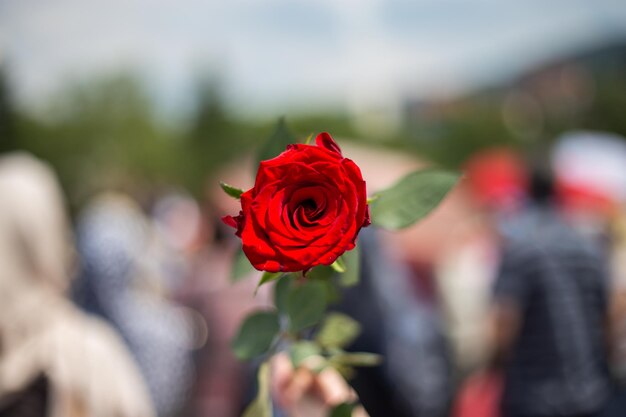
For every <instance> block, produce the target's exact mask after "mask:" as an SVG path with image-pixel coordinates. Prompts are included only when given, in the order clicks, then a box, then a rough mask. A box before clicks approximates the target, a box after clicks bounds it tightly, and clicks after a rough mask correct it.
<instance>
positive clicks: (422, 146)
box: [0, 70, 626, 208]
mask: <svg viewBox="0 0 626 417" xmlns="http://www.w3.org/2000/svg"><path fill="white" fill-rule="evenodd" d="M592 74H593V77H594V85H595V91H594V99H593V101H592V102H591V103H590V104H589V105H588V106H586V107H585V108H583V109H582V110H579V111H578V112H577V113H575V114H573V115H569V116H567V117H563V116H562V115H559V114H558V112H554V111H551V109H550V108H548V107H549V103H547V104H546V103H540V105H542V106H543V108H544V111H545V120H544V121H543V125H542V126H543V127H542V130H541V132H540V133H538V134H536V135H535V136H531V137H519V135H516V134H515V133H514V132H511V131H510V129H509V128H507V126H506V124H505V122H504V121H503V117H502V102H503V97H505V96H506V94H507V93H508V92H509V91H510V90H511V88H508V87H507V88H500V89H499V90H498V89H496V90H495V91H491V90H486V91H482V92H478V93H476V94H473V95H470V96H467V97H464V98H461V99H458V100H457V101H456V102H455V103H453V104H454V105H453V106H449V108H446V109H445V111H442V112H441V114H440V115H439V116H438V117H437V118H436V120H431V119H424V118H420V117H413V115H412V114H411V112H410V111H409V110H407V112H406V113H407V114H406V115H405V120H404V121H403V122H402V123H401V128H400V129H399V130H398V131H396V132H394V133H392V134H389V135H388V136H387V137H375V138H366V139H359V138H360V137H363V136H366V137H367V136H368V135H362V134H361V133H359V131H358V130H357V129H356V128H355V126H356V124H355V123H354V119H353V118H352V117H351V116H349V115H348V114H347V113H345V112H340V111H329V112H328V113H317V114H311V115H306V116H293V117H292V116H290V117H289V118H288V119H287V125H288V127H289V129H290V131H292V132H295V133H296V134H297V135H298V138H299V139H303V138H304V137H306V136H307V135H309V134H310V133H313V132H319V131H320V130H326V131H330V132H332V134H333V135H334V136H336V137H341V138H342V140H345V139H350V140H361V141H363V142H367V141H371V142H375V143H376V144H377V145H381V144H383V145H385V146H388V147H391V148H395V149H400V150H403V151H405V152H409V153H413V154H415V155H418V156H421V157H425V158H428V159H431V160H433V161H434V162H436V163H438V164H439V165H441V166H443V167H446V168H452V169H458V168H459V167H460V166H461V164H462V163H463V161H464V160H465V159H466V158H467V157H468V156H469V155H470V154H471V153H473V152H475V151H477V150H479V149H482V148H486V147H490V146H494V145H502V144H506V145H510V146H514V147H517V148H519V149H521V150H522V151H523V150H526V149H529V148H533V147H536V145H537V144H538V143H547V142H550V141H551V140H553V139H554V138H555V137H557V136H558V135H559V134H561V133H563V132H566V131H568V130H572V129H594V130H604V131H610V132H615V133H618V134H621V135H626V118H624V117H623V114H622V113H623V109H624V108H626V76H624V74H623V73H622V72H621V71H618V70H612V71H604V72H597V73H592ZM5 75H6V74H5V72H4V71H2V70H0V152H3V151H9V150H15V149H23V150H27V151H30V152H32V153H34V154H35V155H37V156H39V157H41V158H43V159H45V160H48V161H49V162H50V163H51V164H52V165H53V166H54V167H55V169H56V170H57V172H58V173H59V176H60V178H61V181H62V184H63V186H64V188H65V190H66V192H67V194H68V196H69V198H70V203H71V206H72V208H76V207H77V206H79V205H80V204H81V203H82V202H84V201H85V199H86V198H88V197H89V196H90V195H92V194H93V193H94V192H97V191H99V190H102V189H105V188H106V189H110V188H113V189H116V188H118V189H119V188H122V189H124V190H125V191H130V192H132V193H133V194H134V195H136V196H138V197H139V198H142V197H144V198H150V195H149V194H150V192H151V191H153V190H155V189H159V187H167V186H171V185H176V186H182V187H184V188H186V189H188V190H190V191H191V192H192V193H193V194H195V195H196V196H198V197H202V196H203V195H204V193H205V190H204V189H203V187H205V186H206V180H207V178H209V177H210V176H211V175H212V174H214V173H215V172H216V170H218V169H219V168H220V167H222V166H223V165H224V164H226V163H228V162H230V161H232V160H233V158H235V157H236V156H238V155H239V154H241V152H242V150H245V151H248V152H250V154H251V155H255V152H256V153H257V154H261V153H262V152H263V150H262V149H260V145H261V144H262V143H264V142H265V141H266V139H267V138H268V137H270V136H271V134H272V132H273V131H274V127H275V123H276V119H271V120H270V119H268V120H256V119H249V118H244V117H241V116H236V114H235V113H233V112H231V111H229V109H228V107H227V106H226V104H225V102H224V100H223V98H222V97H221V95H220V92H219V91H220V90H219V89H218V88H217V84H216V83H210V82H209V83H207V82H198V83H197V84H198V85H197V88H196V91H197V93H196V95H197V97H196V101H195V103H196V106H195V107H194V108H193V109H192V110H191V111H190V112H189V114H188V115H187V118H186V119H187V120H188V121H189V123H186V124H179V125H175V124H172V123H169V124H168V123H165V122H164V121H163V118H161V117H159V115H158V114H157V112H156V111H155V108H154V105H153V102H152V100H151V99H150V97H149V95H148V94H147V93H146V91H147V90H146V89H145V88H144V86H143V85H142V84H141V82H140V81H139V80H138V78H136V77H133V76H132V75H128V74H121V75H114V76H110V77H105V78H100V79H93V80H90V81H85V82H77V83H74V84H72V85H69V86H67V88H65V89H64V90H63V91H61V92H60V93H59V94H57V95H56V96H54V97H52V98H51V99H50V100H48V102H46V103H44V105H43V106H42V108H43V110H41V109H40V110H38V111H37V113H36V114H35V113H33V112H29V111H25V110H23V109H21V108H19V107H18V106H17V105H16V103H15V100H14V97H13V95H12V92H11V88H10V84H9V82H8V80H7V77H6V76H5ZM257 156H258V155H257Z"/></svg>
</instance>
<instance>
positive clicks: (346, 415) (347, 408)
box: [329, 403, 354, 417]
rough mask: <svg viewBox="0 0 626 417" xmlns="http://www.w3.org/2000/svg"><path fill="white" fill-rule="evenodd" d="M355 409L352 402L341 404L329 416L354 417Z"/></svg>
mask: <svg viewBox="0 0 626 417" xmlns="http://www.w3.org/2000/svg"><path fill="white" fill-rule="evenodd" d="M353 409H354V406H353V405H352V404H348V403H343V404H339V405H338V406H336V407H335V408H333V409H332V410H331V411H330V414H329V417H352V410H353Z"/></svg>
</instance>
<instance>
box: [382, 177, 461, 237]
mask: <svg viewBox="0 0 626 417" xmlns="http://www.w3.org/2000/svg"><path fill="white" fill-rule="evenodd" d="M458 179H459V175H458V174H457V173H453V172H448V171H440V170H436V169H426V170H422V171H416V172H412V173H410V174H409V175H407V176H406V177H404V178H402V179H401V180H400V181H398V182H397V183H396V184H395V185H394V186H392V187H391V188H388V189H386V190H384V191H381V192H379V193H378V199H376V200H375V201H373V202H372V204H371V205H370V214H371V218H372V223H373V224H374V225H376V226H380V227H383V228H385V229H391V230H398V229H403V228H405V227H408V226H410V225H412V224H413V223H415V222H416V221H418V220H420V219H422V218H423V217H425V216H426V215H427V214H428V213H430V212H431V211H432V210H433V209H434V208H435V207H437V205H438V204H439V203H440V202H441V200H443V198H444V197H445V196H446V194H447V193H448V192H449V191H450V190H451V189H452V187H454V185H455V184H456V183H457V181H458Z"/></svg>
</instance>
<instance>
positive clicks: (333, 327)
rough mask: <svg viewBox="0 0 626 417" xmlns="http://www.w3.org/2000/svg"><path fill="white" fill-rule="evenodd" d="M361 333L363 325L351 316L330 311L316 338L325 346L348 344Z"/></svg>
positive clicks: (336, 346) (337, 346)
mask: <svg viewBox="0 0 626 417" xmlns="http://www.w3.org/2000/svg"><path fill="white" fill-rule="evenodd" d="M359 333H361V325H360V324H359V323H358V322H357V321H356V320H354V319H352V318H351V317H348V316H346V315H345V314H341V313H330V314H329V315H328V316H327V317H326V319H325V320H324V323H323V324H322V328H321V329H320V331H319V333H318V334H317V337H316V338H315V340H316V341H317V343H319V344H320V345H321V346H323V347H325V348H343V347H346V346H348V345H349V344H350V343H352V342H353V341H354V339H356V337H357V336H358V335H359Z"/></svg>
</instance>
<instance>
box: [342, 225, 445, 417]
mask: <svg viewBox="0 0 626 417" xmlns="http://www.w3.org/2000/svg"><path fill="white" fill-rule="evenodd" d="M358 245H359V248H360V251H361V261H360V274H361V277H360V281H359V283H358V284H357V285H355V286H353V287H349V288H346V289H345V290H344V291H343V295H342V300H341V302H340V303H339V305H338V306H337V309H338V310H339V311H341V312H343V313H345V314H347V315H348V316H350V317H352V318H354V319H355V320H357V321H358V322H359V323H361V326H362V333H361V334H360V335H359V337H358V338H357V339H356V340H355V341H354V343H352V344H351V345H350V346H348V349H347V350H349V351H357V352H372V353H378V354H380V355H382V356H383V358H384V360H383V363H382V364H381V365H379V366H375V367H366V368H359V369H357V372H356V375H355V377H354V379H352V380H351V381H350V384H351V385H352V386H353V387H354V390H355V391H356V393H357V394H358V396H359V398H360V401H361V403H362V404H363V406H364V408H365V410H366V411H367V412H368V413H369V415H370V416H372V417H386V416H394V417H402V416H407V417H408V416H413V417H421V416H425V417H438V416H445V415H447V411H448V407H449V404H450V399H451V391H452V385H451V370H450V358H449V353H448V347H447V344H446V343H445V339H444V337H443V334H442V331H441V322H440V320H439V316H438V315H437V312H436V311H435V310H433V309H432V308H431V306H430V305H429V304H428V303H426V302H424V301H423V300H422V299H420V297H419V294H418V295H417V296H416V295H415V290H414V289H413V288H412V286H411V279H412V275H411V271H410V269H409V267H408V265H406V264H403V263H402V262H400V261H398V260H396V259H395V258H393V257H392V256H391V254H389V253H388V251H387V250H386V249H387V248H386V247H385V246H383V245H382V241H381V240H380V236H379V235H377V232H376V231H375V230H374V229H364V230H362V231H361V232H360V234H359V240H358Z"/></svg>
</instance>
